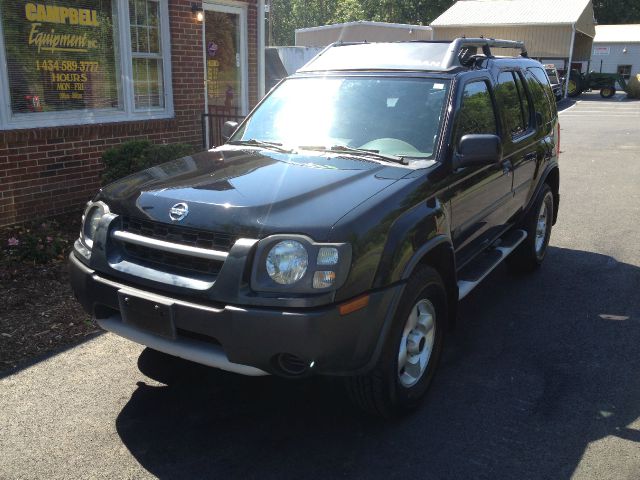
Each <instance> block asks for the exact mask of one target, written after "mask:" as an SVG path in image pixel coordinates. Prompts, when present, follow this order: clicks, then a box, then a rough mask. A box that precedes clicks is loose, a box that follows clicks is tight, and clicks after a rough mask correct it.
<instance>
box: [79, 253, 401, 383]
mask: <svg viewBox="0 0 640 480" xmlns="http://www.w3.org/2000/svg"><path fill="white" fill-rule="evenodd" d="M69 265H70V276H71V284H72V287H73V290H74V292H75V294H76V296H77V298H78V300H79V301H80V303H81V304H82V306H83V307H84V309H85V310H87V312H89V313H90V314H92V315H93V316H94V317H95V318H96V320H97V321H98V323H99V324H100V325H101V326H102V327H103V328H104V329H106V330H110V331H113V332H114V333H116V334H119V335H121V336H124V337H126V338H129V339H131V340H133V341H136V342H138V343H141V344H144V345H147V346H149V347H151V348H154V349H156V350H160V351H163V352H165V353H169V354H172V355H176V356H179V357H182V358H185V359H188V360H192V361H195V362H198V363H203V364H205V365H209V366H213V367H217V368H221V369H224V370H229V371H233V372H236V373H242V374H245V375H263V374H265V373H274V374H283V372H282V371H281V370H280V369H279V368H278V367H277V365H276V362H275V361H274V359H275V358H276V357H277V356H278V355H280V354H289V355H294V356H296V357H298V358H299V359H302V360H304V361H305V362H308V365H313V368H312V369H311V371H313V372H315V373H319V374H329V375H352V374H359V373H363V372H365V371H367V370H368V369H370V368H371V367H372V366H373V365H374V364H375V361H376V360H377V356H378V354H379V352H380V349H381V346H382V343H383V342H384V338H385V332H386V331H387V330H388V327H389V324H390V321H391V318H392V317H393V313H394V311H395V307H396V304H397V302H398V299H399V298H400V295H401V293H402V289H403V285H395V286H392V287H389V288H387V289H384V290H380V291H376V292H370V294H369V303H368V305H367V306H366V307H365V308H363V309H361V310H358V311H355V312H353V313H350V314H347V315H340V313H339V310H338V306H337V305H335V304H334V305H329V306H325V307H316V308H305V309H302V308H289V307H285V308H282V309H280V308H274V307H271V306H270V307H256V306H250V307H247V306H239V305H223V304H221V305H218V304H211V303H206V304H203V303H196V301H192V300H185V299H182V298H173V297H171V296H168V295H167V294H166V293H157V292H152V291H149V290H143V289H140V288H139V287H136V286H134V285H129V284H125V283H122V282H121V281H120V280H113V279H110V278H107V277H105V276H102V275H101V274H100V273H99V272H97V271H95V270H92V269H90V268H88V267H87V266H85V265H84V264H83V263H81V262H80V261H79V260H78V259H77V258H76V257H75V254H74V253H72V254H71V256H70V258H69ZM119 292H120V294H122V293H123V292H124V293H126V294H127V295H132V296H134V297H136V298H142V299H149V300H151V301H155V300H158V301H160V302H162V303H163V304H171V305H172V309H173V316H172V321H173V323H174V326H175V332H176V334H175V338H172V339H169V338H165V337H162V336H160V335H155V334H152V333H149V332H148V331H145V330H143V329H140V328H137V327H135V326H132V325H130V324H125V323H124V322H122V317H121V314H120V303H119ZM120 296H121V295H120ZM201 301H202V300H201V299H199V300H198V301H197V302H201Z"/></svg>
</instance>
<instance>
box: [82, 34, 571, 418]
mask: <svg viewBox="0 0 640 480" xmlns="http://www.w3.org/2000/svg"><path fill="white" fill-rule="evenodd" d="M492 48H511V49H513V48H517V49H519V50H520V51H521V52H522V53H521V54H520V55H519V56H517V57H509V58H504V57H500V58H497V57H494V56H493V54H492V51H491V50H492ZM226 127H227V130H231V132H230V133H232V134H231V136H230V138H229V140H228V141H227V143H226V144H224V145H222V146H220V147H218V148H214V149H212V150H210V151H207V152H202V153H199V154H196V155H193V156H189V157H185V158H182V159H179V160H176V161H173V162H170V163H167V164H164V165H161V166H157V167H153V168H150V169H148V170H145V171H142V172H140V173H137V174H134V175H131V176H129V177H127V178H125V179H123V180H120V181H118V182H116V183H113V184H111V185H109V186H107V187H105V188H103V189H102V190H101V191H100V192H99V193H98V194H97V195H96V197H95V198H94V199H93V200H92V201H91V202H89V204H88V206H87V209H86V211H85V214H84V219H83V227H82V232H81V235H80V238H79V239H78V241H77V242H76V243H75V248H74V252H73V253H72V254H71V258H70V263H71V279H72V283H73V288H74V290H75V292H76V295H77V297H78V298H79V300H80V302H81V303H82V305H83V306H84V308H85V309H86V310H87V311H88V312H90V313H91V314H92V315H94V317H95V318H96V320H97V322H98V323H99V324H100V325H101V326H102V328H104V329H106V330H109V331H112V332H114V333H116V334H118V335H121V336H123V337H126V338H129V339H131V340H133V341H135V342H139V343H141V344H144V345H147V346H149V347H150V348H152V349H155V350H159V351H162V352H165V353H169V354H171V355H176V356H179V357H183V358H185V359H189V360H192V361H195V362H199V363H202V364H205V365H210V366H213V367H217V368H221V369H224V370H228V371H232V372H237V373H240V374H245V375H265V374H274V375H280V376H284V377H290V378H296V377H303V376H306V375H311V374H321V375H336V376H343V377H345V379H346V384H347V387H348V391H349V392H350V394H351V396H352V397H353V399H354V400H355V401H356V402H357V403H358V404H359V405H361V406H362V407H363V408H365V409H367V410H369V411H372V412H374V413H379V414H383V415H390V414H393V413H396V412H399V411H402V410H406V409H408V408H411V407H413V406H415V405H416V404H417V402H418V400H419V399H420V398H421V397H422V396H423V394H424V393H425V391H426V389H427V386H428V385H429V383H430V381H431V379H432V377H433V374H434V372H435V370H436V365H437V363H438V358H439V357H440V353H441V351H442V347H443V339H444V336H445V331H446V330H447V328H448V327H450V326H452V325H453V324H454V321H455V319H456V308H457V303H458V300H459V299H461V298H463V297H464V296H465V295H467V294H468V293H469V292H470V291H471V290H472V289H473V288H474V287H475V286H476V285H478V283H479V282H480V281H481V280H482V279H483V278H484V277H485V276H486V275H487V274H488V273H489V272H490V271H491V270H492V269H493V268H494V267H496V265H498V264H499V263H500V262H502V261H503V260H507V262H508V264H509V265H510V266H511V267H512V268H514V269H517V270H533V269H535V268H536V267H538V266H539V265H540V263H541V262H542V260H543V259H544V256H545V251H546V248H547V244H548V242H549V235H550V233H551V225H552V224H553V223H554V222H555V220H556V217H557V212H558V200H559V197H558V185H559V171H558V152H559V148H560V145H559V143H560V142H559V140H560V139H559V125H558V117H557V111H556V107H555V102H554V97H553V92H552V91H551V87H550V86H549V81H548V78H547V75H546V74H545V71H544V67H543V66H542V65H541V64H540V63H538V62H536V61H534V60H531V59H529V58H527V54H526V51H525V49H524V45H523V44H522V43H520V42H510V41H500V40H490V39H482V38H481V39H457V40H455V41H453V42H409V43H406V42H405V43H378V44H376V43H362V44H336V45H332V46H331V47H329V48H327V49H326V50H324V51H323V52H322V53H321V54H319V55H318V56H317V57H316V58H315V59H313V60H312V61H311V62H310V63H309V64H307V65H306V66H305V67H303V68H302V69H301V70H299V71H298V72H297V73H296V74H295V75H293V76H291V77H289V78H287V79H285V80H283V81H282V82H281V83H280V84H279V85H278V86H277V87H276V88H275V89H274V90H273V91H271V92H270V93H269V95H268V96H266V97H265V98H264V99H263V100H262V101H261V103H260V104H259V105H258V106H257V107H256V108H255V109H254V110H253V112H251V114H250V115H249V116H248V117H247V118H246V119H245V120H244V121H243V122H242V123H241V124H240V125H239V126H238V125H233V124H227V126H226Z"/></svg>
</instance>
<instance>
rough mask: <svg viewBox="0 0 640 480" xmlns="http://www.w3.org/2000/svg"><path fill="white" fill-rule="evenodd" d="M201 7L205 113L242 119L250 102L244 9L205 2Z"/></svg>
mask: <svg viewBox="0 0 640 480" xmlns="http://www.w3.org/2000/svg"><path fill="white" fill-rule="evenodd" d="M203 6H204V11H205V14H204V50H205V51H204V58H205V79H206V104H207V113H209V114H210V115H220V116H224V117H241V116H244V115H246V114H247V109H248V103H249V102H248V92H247V90H248V84H247V70H248V63H247V56H248V53H247V23H246V10H245V9H244V8H241V7H232V6H227V5H213V4H207V3H204V5H203ZM229 119H231V118H229ZM210 120H213V119H212V118H211V117H210Z"/></svg>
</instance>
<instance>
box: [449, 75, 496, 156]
mask: <svg viewBox="0 0 640 480" xmlns="http://www.w3.org/2000/svg"><path fill="white" fill-rule="evenodd" d="M455 132H456V134H455V145H458V143H459V142H460V139H461V138H462V137H463V136H464V135H471V134H492V135H496V134H497V126H496V113H495V110H494V108H493V101H492V100H491V94H490V93H489V87H488V86H487V83H486V82H485V81H482V80H481V81H477V82H471V83H468V84H467V85H465V87H464V92H463V94H462V105H461V106H460V110H459V111H458V120H457V124H456V129H455Z"/></svg>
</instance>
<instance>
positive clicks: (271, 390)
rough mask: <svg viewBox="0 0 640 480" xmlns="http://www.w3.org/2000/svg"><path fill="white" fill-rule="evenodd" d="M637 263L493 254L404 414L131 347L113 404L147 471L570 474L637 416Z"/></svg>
mask: <svg viewBox="0 0 640 480" xmlns="http://www.w3.org/2000/svg"><path fill="white" fill-rule="evenodd" d="M639 290H640V268H638V267H635V266H632V265H628V264H623V263H619V262H617V261H616V260H615V259H613V258H611V257H607V256H604V255H599V254H595V253H589V252H583V251H575V250H569V249H562V248H550V249H549V252H548V258H547V260H546V261H545V265H544V266H543V267H542V269H541V270H539V271H538V272H536V273H534V274H532V275H528V276H513V275H511V274H509V273H507V270H506V269H505V268H499V269H498V270H497V271H496V272H495V273H494V274H492V275H491V276H490V277H489V278H488V279H487V281H485V283H484V284H483V285H481V286H480V287H478V289H477V290H476V291H474V292H473V293H472V294H470V295H469V297H467V299H465V301H464V302H463V303H462V304H461V318H462V320H461V321H460V324H459V327H458V329H457V330H456V331H455V332H453V333H452V334H450V335H449V337H448V339H447V347H446V350H445V356H444V358H443V362H442V364H441V367H440V371H439V373H438V375H437V376H436V378H435V380H434V384H433V386H432V389H431V391H430V392H429V394H428V396H427V398H426V401H425V402H424V405H423V406H422V407H421V408H420V409H419V410H418V411H417V412H415V413H414V414H412V415H410V416H407V417H405V418H402V419H399V420H395V421H387V422H384V421H381V420H377V419H372V418H370V417H367V416H366V415H364V414H361V413H360V412H359V411H357V410H356V409H355V408H354V407H352V406H351V405H350V404H349V403H348V401H347V399H346V396H345V394H344V393H343V391H342V388H341V384H340V382H339V381H337V380H332V379H325V378H312V379H308V380H304V381H299V382H287V381H284V380H281V379H277V378H271V377H263V378H246V377H240V376H235V375H232V374H227V373H224V372H219V371H216V370H212V369H208V368H205V367H201V366H197V365H194V364H190V363H189V362H185V361H181V360H178V359H173V358H170V357H167V356H164V355H162V354H158V353H156V352H153V351H150V350H145V351H144V352H143V353H142V355H141V356H140V358H139V367H140V369H141V371H142V372H143V373H145V374H146V375H148V376H150V377H152V378H156V379H157V380H159V381H161V382H162V383H166V386H150V385H147V384H145V383H139V384H138V388H137V390H136V391H135V393H134V394H133V395H132V397H131V399H130V400H129V402H128V403H127V405H126V406H125V407H124V408H123V410H122V412H121V413H120V415H119V416H118V418H117V420H116V427H117V431H118V433H119V435H120V437H121V438H122V441H123V442H124V444H125V445H126V446H127V448H128V449H129V450H130V451H131V453H132V454H133V455H134V456H135V457H136V459H137V460H138V461H139V462H140V464H141V465H143V466H144V467H145V468H146V469H147V470H148V471H150V472H151V473H153V474H154V475H157V476H158V477H160V478H208V477H216V478H237V477H240V478H322V479H326V478H337V477H348V478H392V477H400V478H491V479H495V478H519V479H522V478H554V479H568V478H570V477H571V475H572V473H573V472H574V471H575V469H576V467H577V465H578V463H579V462H580V460H581V458H582V456H583V453H584V451H585V448H586V447H587V445H588V444H589V442H593V441H595V440H598V439H601V438H603V437H606V436H610V435H612V436H617V437H620V438H624V439H626V440H629V441H632V442H640V431H638V430H635V429H632V428H629V427H628V425H629V424H631V423H632V422H633V421H634V420H636V419H637V418H638V417H639V416H640V403H639V402H638V398H640V375H638V371H639V367H640V356H639V355H638V345H640V324H639V322H640V306H639V296H638V293H637V292H638V291H639Z"/></svg>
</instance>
